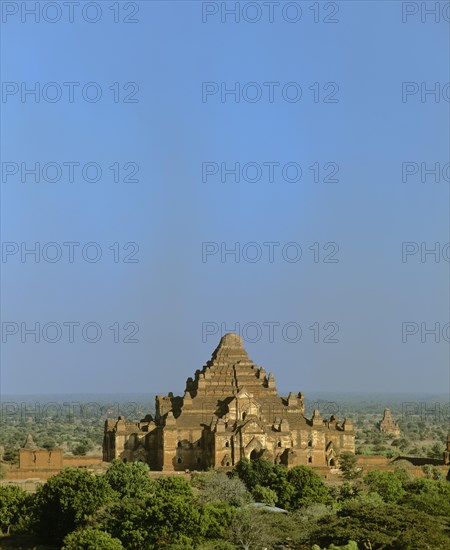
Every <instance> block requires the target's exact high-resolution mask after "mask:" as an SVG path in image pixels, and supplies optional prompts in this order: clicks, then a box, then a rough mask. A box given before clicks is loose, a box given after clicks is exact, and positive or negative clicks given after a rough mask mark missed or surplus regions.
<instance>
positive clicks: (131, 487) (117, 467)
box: [104, 460, 156, 498]
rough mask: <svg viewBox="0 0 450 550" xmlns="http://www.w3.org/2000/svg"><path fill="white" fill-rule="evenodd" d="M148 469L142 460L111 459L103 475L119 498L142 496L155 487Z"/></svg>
mask: <svg viewBox="0 0 450 550" xmlns="http://www.w3.org/2000/svg"><path fill="white" fill-rule="evenodd" d="M149 471H150V469H149V467H148V466H147V465H146V464H144V463H143V462H128V463H125V462H123V461H122V460H113V461H112V463H111V465H110V466H109V468H108V469H107V470H106V473H105V474H104V477H105V480H106V481H107V483H108V484H109V486H110V487H111V488H112V489H114V491H116V492H117V493H118V494H119V495H120V498H127V497H128V498H144V497H146V496H148V495H149V494H151V493H153V492H154V491H155V488H156V483H155V482H154V481H152V480H151V479H150V477H149Z"/></svg>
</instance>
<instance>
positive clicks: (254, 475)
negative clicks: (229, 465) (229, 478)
mask: <svg viewBox="0 0 450 550" xmlns="http://www.w3.org/2000/svg"><path fill="white" fill-rule="evenodd" d="M273 470H274V465H273V464H272V463H271V462H269V461H268V460H265V459H264V458H258V459H257V460H248V459H247V458H242V459H241V460H240V461H239V462H238V463H237V464H236V468H235V471H236V473H237V475H238V476H239V479H241V480H242V481H243V482H244V483H245V485H246V487H247V489H248V490H249V491H251V490H252V489H253V487H255V486H256V485H262V486H264V485H266V483H267V479H268V477H269V476H270V474H271V473H272V472H273Z"/></svg>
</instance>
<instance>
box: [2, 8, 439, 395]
mask: <svg viewBox="0 0 450 550" xmlns="http://www.w3.org/2000/svg"><path fill="white" fill-rule="evenodd" d="M2 4H3V9H6V8H5V4H8V8H7V11H6V12H3V17H4V19H3V23H2V38H1V41H2V43H1V46H2V54H1V64H2V67H1V80H2V82H3V89H2V104H1V109H2V127H1V130H2V147H1V153H2V173H3V178H2V182H1V230H2V235H1V240H2V244H3V249H2V252H3V258H2V263H1V272H2V281H1V299H2V300H1V303H2V305H1V315H2V331H3V341H2V350H1V383H2V387H1V391H2V393H16V394H17V393H39V392H42V393H65V392H81V393H82V392H90V393H92V392H94V393H95V392H127V391H129V392H136V391H148V392H162V393H163V392H168V391H175V392H182V391H183V390H184V382H185V380H186V378H187V377H188V376H191V375H192V374H193V373H194V371H195V370H196V369H197V368H201V367H202V365H203V364H204V363H205V362H206V361H207V360H208V359H209V357H210V355H211V353H212V351H213V349H214V348H215V347H216V345H217V343H218V340H219V338H220V336H221V334H222V332H223V331H224V330H225V331H234V330H233V329H234V328H237V329H238V330H241V332H242V333H243V336H244V340H245V345H246V348H247V350H248V352H249V355H250V357H251V358H252V359H253V360H254V361H255V362H256V363H257V364H258V365H261V366H264V367H265V368H266V369H267V370H271V371H273V372H274V373H275V376H276V379H277V382H278V387H279V388H280V389H281V390H283V391H289V390H296V391H299V390H306V391H307V390H308V389H314V390H325V391H328V390H330V391H331V390H335V391H346V390H352V391H381V392H403V391H404V392H417V391H424V392H436V391H441V392H445V391H447V389H448V388H449V349H450V348H449V342H448V338H449V334H450V330H447V328H446V326H445V325H446V324H447V323H448V322H449V262H448V257H449V255H450V254H449V250H448V247H447V248H446V243H448V242H449V185H448V169H447V171H445V165H446V163H448V162H449V131H448V120H449V117H448V115H449V101H448V97H449V89H448V85H447V86H446V84H447V83H448V82H449V80H450V77H449V51H450V50H449V27H448V23H446V22H445V19H444V15H445V12H444V11H442V12H441V14H440V20H439V22H436V17H437V16H431V15H428V16H425V15H426V14H425V15H424V14H423V13H421V11H420V9H421V8H420V3H414V2H409V3H406V4H408V8H405V6H404V4H405V3H402V2H395V1H394V2H383V1H381V2H371V1H364V2H363V1H345V2H337V3H326V2H319V3H318V4H317V3H314V2H297V3H295V2H294V3H291V4H292V6H291V8H290V9H289V10H288V11H285V12H283V11H282V6H281V4H280V5H279V6H277V5H274V6H273V9H274V10H275V11H274V12H273V13H274V15H273V19H274V20H273V22H270V21H269V16H268V12H267V11H262V8H261V17H260V19H259V21H255V22H254V23H250V22H248V21H246V20H245V19H246V18H247V19H253V18H257V17H256V16H257V11H256V8H255V6H254V4H255V3H248V2H241V3H240V6H239V13H240V18H241V20H240V22H238V23H236V22H235V21H233V19H232V16H231V15H229V16H227V18H226V20H225V22H224V23H223V22H221V16H224V13H222V12H221V9H222V8H221V3H216V2H209V3H202V2H197V1H196V2H194V1H165V2H162V1H160V2H158V1H140V2H135V3H133V2H131V3H128V4H127V3H125V2H119V3H114V2H110V1H108V0H107V1H102V2H97V3H96V6H97V8H96V7H95V6H91V7H90V8H89V9H88V8H86V10H87V11H86V12H85V14H84V15H85V17H84V19H83V13H82V12H81V8H82V7H85V5H86V4H89V3H86V2H80V5H79V6H78V7H77V11H75V12H74V20H73V22H72V23H70V22H69V17H68V14H67V12H66V11H64V12H62V15H61V19H60V20H59V21H56V22H54V23H49V22H48V21H46V20H45V19H46V18H47V19H52V18H56V15H57V12H56V11H52V9H55V8H52V7H51V6H50V7H49V6H47V7H46V6H45V5H46V4H49V3H48V2H40V3H38V4H39V5H40V8H39V10H40V11H39V15H40V22H35V21H34V19H33V17H34V16H31V15H28V16H27V15H26V14H24V13H22V12H21V9H23V8H21V5H20V4H21V3H14V2H3V3H2ZM34 4H35V3H34V2H28V3H27V5H28V6H30V5H34ZM91 4H95V3H91ZM206 4H207V5H206ZM234 4H235V3H234V2H231V3H227V8H231V7H233V6H234ZM294 4H295V5H294ZM402 4H403V5H402ZM434 4H435V3H434V2H428V3H426V5H427V6H432V5H434ZM442 4H444V3H442ZM259 5H260V6H261V4H259ZM14 6H16V7H17V9H18V12H17V13H13V12H15V7H14ZM98 6H100V8H101V14H99V12H98V11H96V12H94V10H98ZM296 6H300V7H301V8H302V12H301V17H300V19H299V20H298V21H297V22H289V21H287V19H295V18H296V16H298V17H299V12H298V11H294V10H295V9H296ZM135 7H137V8H139V11H136V10H135ZM416 8H417V10H419V11H418V13H413V12H415V10H416ZM405 9H406V10H407V12H408V13H405ZM117 10H119V11H117ZM204 10H207V11H208V14H209V13H210V15H208V16H206V15H205V11H204ZM252 10H253V11H252ZM317 10H318V11H317ZM402 10H403V19H404V20H405V21H404V22H402ZM134 11H136V13H133V12H134ZM202 11H203V13H202ZM215 11H217V13H214V12H215ZM55 14H56V15H55ZM97 15H98V17H99V20H98V21H97V22H95V23H92V22H91V23H90V22H88V21H86V18H91V19H93V18H95V17H96V16H97ZM127 16H128V17H129V18H131V19H136V20H137V22H136V23H125V22H124V21H123V19H124V18H125V17H127ZM421 16H423V17H425V22H422V21H421ZM21 17H23V18H24V19H25V22H22V21H21ZM114 17H118V19H119V22H118V23H115V22H114ZM205 18H206V21H205V22H203V20H202V19H205ZM314 18H316V19H318V20H319V22H317V23H316V22H315V21H314ZM333 19H335V20H336V21H337V22H334V23H333V22H325V20H327V21H328V20H333ZM67 82H75V83H79V85H76V86H75V85H74V88H73V90H74V97H73V102H70V101H69V93H68V90H69V86H68V85H64V84H63V83H67ZM205 82H208V83H213V84H209V88H208V90H211V89H217V88H218V89H219V93H215V94H210V95H207V96H205V95H204V94H203V96H202V88H203V87H204V84H202V83H205ZM268 82H272V83H275V84H273V85H272V86H273V87H272V90H273V93H274V97H273V101H270V98H269V93H268V90H269V85H267V84H264V83H268ZM403 82H409V83H410V84H409V85H408V87H407V91H410V93H409V95H403V97H402V89H403V85H402V83H403ZM5 83H9V84H7V85H6V87H5ZM35 83H39V86H40V93H39V102H37V101H36V96H33V95H32V94H28V95H24V96H23V97H21V92H20V90H21V86H22V87H25V88H26V89H30V88H32V87H33V86H35ZM48 83H55V84H53V85H49V84H48ZM87 83H95V86H94V85H92V84H91V85H90V86H87V87H86V84H87ZM114 83H118V84H114ZM130 83H131V84H130ZM236 83H238V84H239V86H240V94H239V101H236V96H233V95H232V94H231V93H230V94H228V95H226V96H225V97H224V98H223V100H222V98H221V94H220V89H221V87H224V86H225V87H226V88H227V89H231V88H235V87H236ZM249 83H253V84H249ZM288 83H291V84H290V85H288V86H287V87H286V85H287V84H288ZM292 83H293V84H292ZM436 83H437V84H436ZM46 85H47V86H46ZM111 87H112V88H111ZM83 88H84V90H85V93H86V94H87V96H86V97H88V98H90V99H92V98H93V97H94V95H89V94H94V93H96V91H98V90H99V89H100V90H101V92H102V96H101V99H99V101H97V102H95V103H94V102H90V101H87V100H86V99H84V98H83V95H82V90H83ZM110 88H111V89H110ZM431 88H435V89H436V90H437V91H438V93H437V94H435V95H433V94H432V93H428V94H427V93H426V91H427V90H430V89H431ZM17 89H18V90H19V91H16V90H17ZM300 89H301V92H302V95H301V98H300V99H299V101H296V102H294V101H292V98H293V97H294V95H293V94H295V93H298V91H299V90H300ZM58 90H59V91H61V94H62V95H61V99H60V100H59V101H55V102H52V101H51V99H52V98H53V97H55V96H54V95H53V94H55V93H59V92H58ZM283 90H284V92H283ZM133 92H136V93H135V94H134V95H133ZM259 92H260V93H261V98H260V100H259V101H255V102H252V101H250V100H251V99H252V98H253V97H254V95H253V94H255V93H259ZM332 92H333V93H334V92H335V93H334V95H330V94H332ZM117 93H119V95H118V96H117ZM283 94H284V95H283ZM290 94H291V95H290ZM317 94H318V95H317ZM127 97H128V99H134V100H137V101H136V102H124V99H125V98H127ZM286 98H287V99H286ZM327 98H328V100H330V99H333V100H335V102H326V101H324V100H326V99H327ZM115 99H117V100H118V102H115V101H114V100H115ZM249 162H250V163H254V164H252V165H250V167H248V168H246V170H247V169H248V170H250V171H249V172H243V171H242V170H241V178H240V181H235V178H234V177H233V176H232V175H228V176H227V175H226V174H225V173H224V172H223V171H222V169H221V165H222V163H224V164H225V166H226V167H228V168H232V167H233V166H234V165H235V164H236V163H240V167H241V168H242V167H243V166H244V165H246V164H247V163H249ZM22 163H24V166H22ZM35 163H39V164H40V166H41V179H40V181H39V182H37V181H35V180H34V176H33V175H30V174H28V175H27V174H26V172H25V170H26V169H28V168H30V167H33V166H34V165H35ZM48 163H53V164H50V165H49V166H48V167H47V168H46V169H45V170H48V171H45V170H44V169H43V168H42V167H43V166H44V165H47V164H48ZM64 163H65V164H64ZM67 163H78V164H74V165H72V166H73V170H74V178H73V181H72V182H70V181H69V172H68V170H69V168H68V166H69V165H68V164H67ZM88 163H93V164H92V165H89V164H88ZM116 163H118V164H116ZM203 163H208V165H207V166H208V170H210V171H211V172H213V171H214V169H215V167H216V168H217V171H218V174H214V175H210V176H208V177H207V178H206V181H203V179H204V178H202V165H203ZM268 163H277V164H273V165H272V166H273V167H274V181H272V182H271V181H269V178H268V176H267V174H268V172H267V170H268V168H267V166H268ZM402 163H409V164H408V165H403V168H402ZM422 163H424V164H422ZM436 163H439V166H438V168H440V169H441V175H440V181H436V177H435V176H434V175H432V174H431V175H430V174H428V175H427V174H426V173H425V171H424V170H426V169H427V168H430V167H435V165H436ZM86 165H88V166H87V168H86V172H85V173H84V175H83V172H82V168H83V167H85V166H86ZM286 165H287V166H288V167H287V168H286V170H287V171H285V172H283V167H285V166H286ZM89 166H91V168H89ZM111 166H113V169H110V168H109V167H111ZM205 166H206V165H205ZM289 166H290V168H289ZM298 166H300V167H301V170H302V176H301V178H300V180H299V181H287V180H289V179H290V180H295V179H297V178H296V177H295V176H296V174H298ZM98 167H100V169H101V177H100V179H99V181H92V180H95V179H96V177H95V175H96V173H97V170H98ZM117 167H119V173H118V175H117ZM136 167H138V172H136V174H135V175H134V176H133V175H131V174H132V172H134V170H135V168H136ZM311 167H312V168H311ZM59 169H61V176H60V177H59V179H58V170H59ZM203 169H204V170H205V169H206V168H205V167H204V168H203ZM259 169H260V170H261V174H262V175H261V178H260V180H259V181H255V182H252V181H246V179H247V180H249V179H251V178H252V177H253V176H252V175H251V174H252V173H253V172H252V170H255V171H257V170H259ZM336 169H337V172H336V174H335V175H334V176H331V175H330V174H331V173H332V172H334V171H335V170H336ZM89 170H91V171H89ZM317 170H319V171H318V172H317ZM402 170H403V171H405V170H407V171H408V174H407V177H406V181H402ZM415 171H417V173H414V172H415ZM44 172H45V173H44ZM409 172H410V175H409ZM254 173H256V172H254ZM43 174H44V175H43ZM55 174H56V175H55ZM115 174H116V175H117V177H118V179H119V180H120V181H119V182H115V181H114V175H115ZM222 174H223V175H224V179H225V181H224V182H222V181H221V177H220V176H221V175H222ZM243 174H244V175H243ZM248 174H250V175H249V176H248V177H247V178H246V177H244V176H247V175H248ZM283 174H284V175H286V174H287V176H286V177H284V175H283ZM126 175H128V176H129V179H135V180H138V181H134V182H133V181H131V182H130V181H127V182H124V181H123V179H124V178H125V176H126ZM327 175H328V176H329V177H330V178H332V179H337V180H338V181H335V182H329V181H324V179H326V176H327ZM44 176H45V177H44ZM84 176H86V177H84ZM421 176H423V177H424V178H425V182H423V183H422V182H421ZM315 177H316V178H318V179H319V181H318V182H317V181H314V178H315ZM46 178H47V179H50V180H51V179H52V178H54V179H58V181H53V182H52V181H46ZM22 179H25V181H24V182H22V181H21V180H22ZM403 179H405V178H403ZM68 242H72V243H79V245H73V246H74V248H73V251H74V258H73V262H71V261H70V258H69V246H68V245H64V244H63V243H68ZM269 242H270V243H278V244H276V245H272V246H273V249H272V250H273V253H274V256H273V261H270V259H271V258H270V257H269V253H268V251H269V248H270V247H269V246H268V245H264V243H269ZM406 242H407V243H417V245H416V244H411V245H408V247H409V248H407V249H406V250H407V251H410V252H411V253H410V254H409V255H407V256H405V257H403V260H405V261H402V246H403V247H404V245H402V243H406ZM5 243H6V244H5ZM7 243H10V244H7ZM34 243H39V246H40V251H39V254H38V257H39V260H40V261H39V262H36V260H35V257H33V256H32V255H26V256H25V257H24V261H21V254H20V251H21V249H23V248H24V247H27V248H31V247H32V246H35V245H34ZM48 243H56V244H55V245H49V244H48ZM88 243H96V245H95V246H94V245H89V246H86V245H87V244H88ZM114 243H118V244H114ZM127 243H135V244H127ZM204 243H209V244H204ZM214 243H215V244H214ZM235 243H239V247H240V249H239V254H238V258H239V262H237V261H236V259H237V257H236V256H235V257H233V255H231V254H227V255H225V256H224V258H223V260H224V261H222V258H221V252H222V251H225V250H226V249H231V248H233V247H234V248H235V247H236V245H235ZM248 243H255V244H253V245H249V244H248ZM288 243H294V244H291V245H288ZM315 243H317V244H315ZM330 243H331V244H330ZM435 243H438V248H439V256H438V257H439V261H436V257H435V256H433V255H431V254H428V255H424V256H423V258H422V259H423V260H424V261H421V252H424V251H425V249H427V248H431V247H435V246H436V245H435ZM124 247H126V248H124ZM83 250H84V255H85V257H87V258H88V259H89V258H91V259H92V258H93V257H94V256H95V254H98V253H99V251H101V258H100V259H99V261H97V262H91V261H88V260H86V259H85V258H84V257H83ZM205 250H207V251H211V252H215V251H216V250H218V252H215V253H211V254H209V255H206V256H205V254H203V256H202V251H203V252H205ZM300 250H301V252H302V255H301V258H300V259H299V260H298V261H292V259H296V258H297V256H298V255H299V251H300ZM417 250H418V251H417ZM58 251H61V253H62V256H61V259H60V260H59V261H55V262H52V261H50V260H51V259H52V258H54V257H55V256H54V255H55V254H58V253H59V252H58ZM332 253H333V254H332ZM255 254H256V255H257V254H261V258H260V259H259V261H255V262H253V261H251V260H252V259H253V258H254V257H255ZM327 254H332V255H331V256H327ZM117 255H118V256H117ZM127 255H128V261H124V259H126V258H127ZM326 259H328V261H325V260H326ZM330 259H333V260H337V261H336V262H331V261H329V260H330ZM115 260H118V261H117V262H116V261H115ZM129 260H137V261H135V262H131V261H129ZM36 323H38V324H39V326H38V329H39V333H40V334H39V338H40V342H38V343H36V342H35V341H34V339H35V337H34V336H33V335H30V334H28V335H27V334H26V332H25V328H32V327H35V324H36ZM48 323H51V325H48ZM68 323H79V324H77V325H72V326H73V331H74V332H73V338H70V334H69V327H70V325H68ZM88 323H93V324H92V325H87V326H86V324H88ZM236 323H238V325H236ZM405 323H408V324H407V325H406V324H405ZM436 324H437V325H436ZM44 326H45V327H46V328H45V329H44V328H43V327H44ZM271 326H272V327H273V337H272V333H271V332H270V330H269V329H270V327H271ZM83 327H85V332H84V334H83V332H82V328H83ZM98 327H100V329H101V337H100V336H98V335H97V336H98V337H99V340H98V341H97V342H93V341H89V340H95V339H96V335H95V331H97V330H98ZM109 327H113V328H112V329H110V328H109ZM299 327H300V328H301V331H302V332H301V337H299V334H300V333H299ZM310 327H312V328H310ZM435 327H437V328H438V330H439V331H440V336H439V341H438V342H436V341H435V340H436V339H437V337H436V336H434V335H430V334H427V333H426V330H427V329H430V328H435ZM137 329H138V331H137V332H136V330H137ZM58 330H61V334H60V339H59V341H57V342H54V343H52V342H49V341H46V340H52V339H53V338H54V339H57V337H58ZM334 331H337V332H336V334H335V335H334V337H333V335H331V336H330V334H331V333H334ZM134 332H136V334H134V335H132V333H134ZM127 337H128V338H127ZM327 337H328V338H327ZM402 337H403V338H402ZM130 338H131V339H134V340H138V342H124V340H126V339H130ZM330 338H332V339H337V340H338V342H330V341H327V340H329V339H330ZM115 339H116V340H119V341H118V342H115ZM22 340H24V341H22ZM71 340H73V341H71ZM256 340H257V341H256ZM294 340H298V341H294ZM421 340H425V341H424V342H422V341H421Z"/></svg>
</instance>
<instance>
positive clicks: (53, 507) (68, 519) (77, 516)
mask: <svg viewBox="0 0 450 550" xmlns="http://www.w3.org/2000/svg"><path fill="white" fill-rule="evenodd" d="M113 497H114V491H113V490H112V489H111V487H110V486H109V485H108V484H107V482H106V480H105V479H104V476H95V475H93V474H91V473H89V472H87V471H86V470H78V469H74V468H67V469H66V470H63V471H62V472H61V473H59V474H58V475H56V476H53V477H51V478H50V479H49V480H48V481H47V482H46V483H45V484H44V485H41V486H39V487H38V489H37V491H36V494H35V495H34V498H33V517H34V528H35V530H36V532H37V533H38V535H40V536H41V537H42V538H43V539H45V540H48V541H51V542H60V541H62V539H63V538H64V537H65V536H66V535H67V534H68V533H70V532H71V531H74V530H75V529H76V528H77V527H80V526H82V525H83V524H84V522H85V521H86V519H87V517H88V516H90V515H92V514H94V513H95V512H96V511H97V510H98V509H99V508H100V507H101V506H103V505H104V504H105V503H107V502H109V501H111V500H112V498H113Z"/></svg>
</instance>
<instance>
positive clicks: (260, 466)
mask: <svg viewBox="0 0 450 550" xmlns="http://www.w3.org/2000/svg"><path fill="white" fill-rule="evenodd" d="M255 501H256V502H259V503H260V504H255ZM261 503H262V504H261ZM264 503H265V504H264ZM274 505H276V506H277V507H278V508H275V509H273V508H271V506H274ZM280 508H281V509H282V510H280ZM449 518H450V483H449V482H448V481H446V480H436V479H433V478H432V476H431V477H430V479H427V478H416V479H414V478H412V476H411V475H406V473H405V470H404V469H402V468H398V469H397V470H396V471H395V472H385V471H371V472H369V473H367V474H366V475H365V476H364V477H363V478H362V479H353V480H347V481H343V482H342V483H341V484H340V485H339V486H337V487H334V488H333V487H329V486H327V485H326V484H325V483H324V481H323V480H322V479H321V478H320V476H318V474H317V473H316V472H314V471H313V470H312V469H310V468H307V467H306V466H298V467H295V468H292V469H287V468H285V467H284V466H281V465H273V464H271V463H269V462H267V461H265V460H262V459H259V460H255V461H251V462H250V461H247V460H242V461H241V462H240V463H239V464H238V465H237V467H236V468H235V470H234V471H233V472H231V473H230V475H227V474H225V473H223V472H216V471H209V472H205V473H198V474H196V475H194V476H192V478H191V479H188V478H187V477H185V476H182V475H180V476H161V477H159V478H153V479H151V478H150V476H149V472H148V468H147V466H145V465H143V464H141V463H133V464H125V463H122V462H119V461H115V462H113V463H112V464H111V466H110V467H109V469H108V470H107V472H106V473H105V474H103V475H93V474H91V473H89V472H88V471H86V470H75V469H66V470H64V471H63V472H61V473H60V474H58V475H56V476H54V477H52V478H50V479H49V481H48V482H47V483H45V484H44V485H42V486H41V487H40V488H39V489H38V490H37V492H36V493H35V494H34V495H31V496H28V495H27V494H26V493H24V492H23V491H22V490H21V489H18V488H17V487H13V486H7V487H2V488H1V489H0V528H1V530H2V531H3V532H4V533H7V532H11V533H13V534H14V533H16V534H17V533H20V532H23V533H28V534H30V533H34V535H35V542H36V543H40V542H47V544H51V545H53V546H52V547H51V548H62V549H63V550H75V549H81V548H83V549H87V550H120V549H121V548H123V549H125V550H152V549H156V548H162V549H167V550H168V549H172V550H177V549H178V550H189V549H192V550H193V549H198V550H233V549H239V548H241V549H247V550H262V549H263V548H267V549H275V548H277V549H283V548H285V549H288V548H290V549H299V550H307V549H308V550H324V549H327V550H338V549H341V550H358V549H359V550H369V549H371V550H419V549H420V550H444V549H445V550H446V549H447V548H448V547H449V546H450V538H449V532H450V531H449V528H450V525H449ZM12 538H14V537H12ZM0 545H1V543H0ZM21 547H23V548H26V547H29V548H31V547H33V548H34V547H36V546H35V543H34V542H33V546H21ZM44 548H45V547H44Z"/></svg>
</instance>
